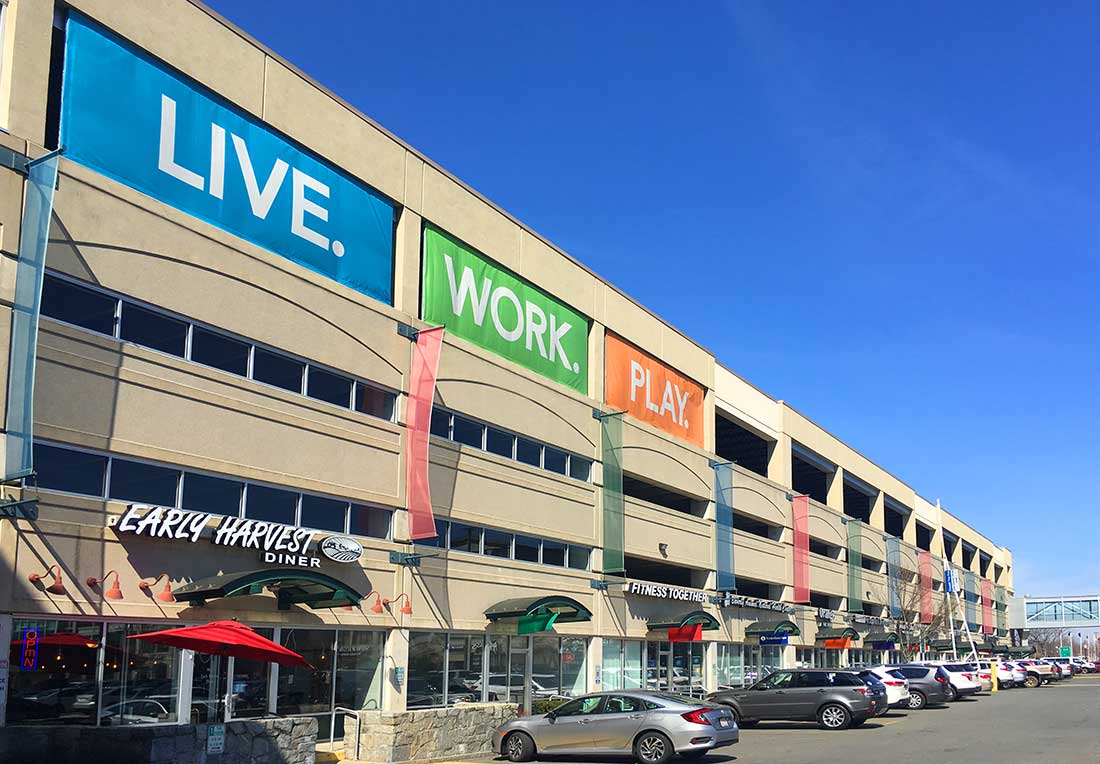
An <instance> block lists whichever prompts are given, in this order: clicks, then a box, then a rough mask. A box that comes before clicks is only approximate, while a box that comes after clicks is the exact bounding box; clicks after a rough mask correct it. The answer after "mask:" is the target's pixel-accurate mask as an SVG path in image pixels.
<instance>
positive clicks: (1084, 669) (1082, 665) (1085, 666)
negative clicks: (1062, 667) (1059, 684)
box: [1070, 656, 1096, 674]
mask: <svg viewBox="0 0 1100 764" xmlns="http://www.w3.org/2000/svg"><path fill="white" fill-rule="evenodd" d="M1070 660H1072V661H1073V662H1074V663H1075V664H1077V667H1078V668H1079V669H1080V671H1081V673H1082V674H1092V673H1093V672H1095V671H1096V666H1095V665H1094V664H1093V663H1091V662H1090V661H1087V660H1085V659H1084V658H1082V657H1080V656H1075V657H1073V658H1070Z"/></svg>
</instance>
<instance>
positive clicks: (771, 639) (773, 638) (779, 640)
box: [760, 634, 787, 645]
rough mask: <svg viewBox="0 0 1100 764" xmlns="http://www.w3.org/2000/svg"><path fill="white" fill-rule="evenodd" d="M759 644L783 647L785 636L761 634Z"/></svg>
mask: <svg viewBox="0 0 1100 764" xmlns="http://www.w3.org/2000/svg"><path fill="white" fill-rule="evenodd" d="M760 644H762V645H785V644H787V635H786V634H761V635H760Z"/></svg>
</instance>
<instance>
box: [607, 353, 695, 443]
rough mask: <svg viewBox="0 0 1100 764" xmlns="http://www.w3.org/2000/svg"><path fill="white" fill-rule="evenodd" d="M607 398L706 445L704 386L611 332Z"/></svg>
mask: <svg viewBox="0 0 1100 764" xmlns="http://www.w3.org/2000/svg"><path fill="white" fill-rule="evenodd" d="M604 373H605V390H604V399H605V400H606V401H607V403H608V405H609V406H611V407H612V408H616V409H621V410H623V411H625V412H626V413H628V414H630V416H632V417H634V418H635V419H641V420H642V421H643V422H648V423H649V424H651V425H653V426H654V427H658V428H660V429H662V430H664V431H665V432H668V433H671V434H673V435H675V436H676V437H678V438H683V439H684V440H687V441H689V442H691V443H694V444H695V445H697V446H699V447H700V448H702V446H703V387H702V386H701V385H699V384H698V383H696V382H693V381H691V380H690V379H688V378H687V377H684V376H681V375H680V374H678V373H676V372H675V371H673V370H672V369H670V368H669V367H668V366H665V365H664V364H663V363H661V362H660V361H658V360H657V359H656V358H654V357H653V356H651V355H649V353H646V352H644V351H641V350H639V349H638V348H636V347H634V346H633V345H631V344H630V343H628V342H626V341H625V340H622V339H619V338H618V337H616V336H615V335H614V334H611V333H610V332H609V333H608V334H607V342H606V345H605V358H604Z"/></svg>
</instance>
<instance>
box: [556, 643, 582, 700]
mask: <svg viewBox="0 0 1100 764" xmlns="http://www.w3.org/2000/svg"><path fill="white" fill-rule="evenodd" d="M587 653H588V640H587V639H584V638H583V637H563V638H562V640H561V694H562V695H568V696H570V697H572V696H575V695H583V694H584V693H585V692H587V690H588V672H587V671H586V670H585V666H586V658H587Z"/></svg>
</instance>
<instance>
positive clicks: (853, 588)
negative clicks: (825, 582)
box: [848, 519, 863, 613]
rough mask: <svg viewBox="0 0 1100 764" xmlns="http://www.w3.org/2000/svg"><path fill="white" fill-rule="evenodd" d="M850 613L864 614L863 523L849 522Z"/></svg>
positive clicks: (857, 521)
mask: <svg viewBox="0 0 1100 764" xmlns="http://www.w3.org/2000/svg"><path fill="white" fill-rule="evenodd" d="M848 612H849V613H862V612H863V523H861V522H860V521H859V520H851V519H849V520H848Z"/></svg>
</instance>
